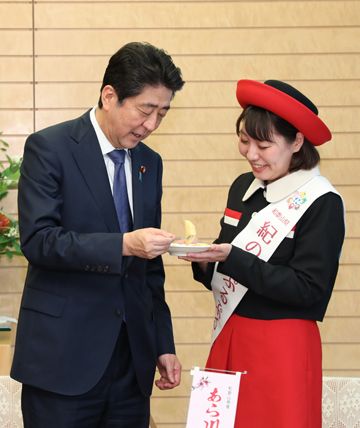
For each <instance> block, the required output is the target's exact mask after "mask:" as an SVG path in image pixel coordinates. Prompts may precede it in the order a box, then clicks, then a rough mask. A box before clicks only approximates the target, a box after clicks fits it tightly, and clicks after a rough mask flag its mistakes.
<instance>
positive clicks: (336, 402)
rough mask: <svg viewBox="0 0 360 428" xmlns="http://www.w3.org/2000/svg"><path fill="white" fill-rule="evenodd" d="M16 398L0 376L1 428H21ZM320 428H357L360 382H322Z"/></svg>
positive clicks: (16, 387)
mask: <svg viewBox="0 0 360 428" xmlns="http://www.w3.org/2000/svg"><path fill="white" fill-rule="evenodd" d="M20 395H21V384H19V383H18V382H15V381H13V380H12V379H10V378H9V376H0V427H1V428H5V427H6V428H22V419H21V411H20ZM151 428H156V424H155V423H154V421H151ZM158 428H161V427H158ZM323 428H360V378H357V377H324V378H323Z"/></svg>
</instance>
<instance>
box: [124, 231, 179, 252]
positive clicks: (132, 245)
mask: <svg viewBox="0 0 360 428" xmlns="http://www.w3.org/2000/svg"><path fill="white" fill-rule="evenodd" d="M174 239H175V235H173V234H172V233H169V232H166V231H165V230H161V229H155V228H153V227H148V228H145V229H138V230H134V231H133V232H128V233H124V237H123V255H124V256H137V257H141V258H143V259H153V258H155V257H157V256H160V255H161V254H164V253H166V251H168V249H169V246H170V244H171V242H172V241H173V240H174Z"/></svg>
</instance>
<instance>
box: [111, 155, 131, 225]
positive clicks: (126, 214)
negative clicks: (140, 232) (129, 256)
mask: <svg viewBox="0 0 360 428" xmlns="http://www.w3.org/2000/svg"><path fill="white" fill-rule="evenodd" d="M125 154H126V152H125V150H113V151H112V152H110V153H108V156H109V158H110V159H111V160H112V161H113V162H114V164H115V174H114V185H113V198H114V202H115V208H116V212H117V217H118V220H119V225H120V230H121V232H122V233H125V232H129V231H131V230H132V217H131V211H130V206H129V198H128V193H127V187H126V176H125Z"/></svg>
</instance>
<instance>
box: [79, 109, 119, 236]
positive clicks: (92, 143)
mask: <svg viewBox="0 0 360 428" xmlns="http://www.w3.org/2000/svg"><path fill="white" fill-rule="evenodd" d="M72 138H73V140H74V144H73V145H72V153H73V156H74V158H75V161H76V163H77V165H78V167H79V169H80V171H81V174H82V175H83V177H84V179H85V181H86V183H87V185H88V188H89V191H90V192H91V194H92V196H93V198H94V200H95V202H96V205H97V207H98V209H99V211H100V212H101V213H102V216H103V218H104V220H105V223H106V225H107V227H108V228H109V231H112V232H119V224H118V220H117V216H116V210H115V205H114V200H113V197H112V194H111V188H110V184H109V178H108V175H107V171H106V167H105V163H104V158H103V155H102V153H101V149H100V145H99V142H98V140H97V137H96V134H95V130H94V128H93V126H92V124H91V121H90V116H89V112H87V113H85V114H84V115H83V116H81V117H80V118H79V120H78V121H77V122H76V124H75V126H74V128H73V132H72Z"/></svg>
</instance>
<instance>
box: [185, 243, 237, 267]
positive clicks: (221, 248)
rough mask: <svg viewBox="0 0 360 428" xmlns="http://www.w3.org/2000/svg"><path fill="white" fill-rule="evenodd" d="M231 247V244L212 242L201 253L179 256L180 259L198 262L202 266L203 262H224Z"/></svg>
mask: <svg viewBox="0 0 360 428" xmlns="http://www.w3.org/2000/svg"><path fill="white" fill-rule="evenodd" d="M231 248H232V245H231V244H212V245H211V247H210V248H209V249H208V250H206V251H203V252H201V253H188V254H186V256H179V259H182V260H186V261H188V262H198V263H199V264H200V265H201V267H202V265H203V263H209V262H224V261H225V260H226V259H227V257H228V255H229V253H230V251H231ZM205 266H206V265H205Z"/></svg>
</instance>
